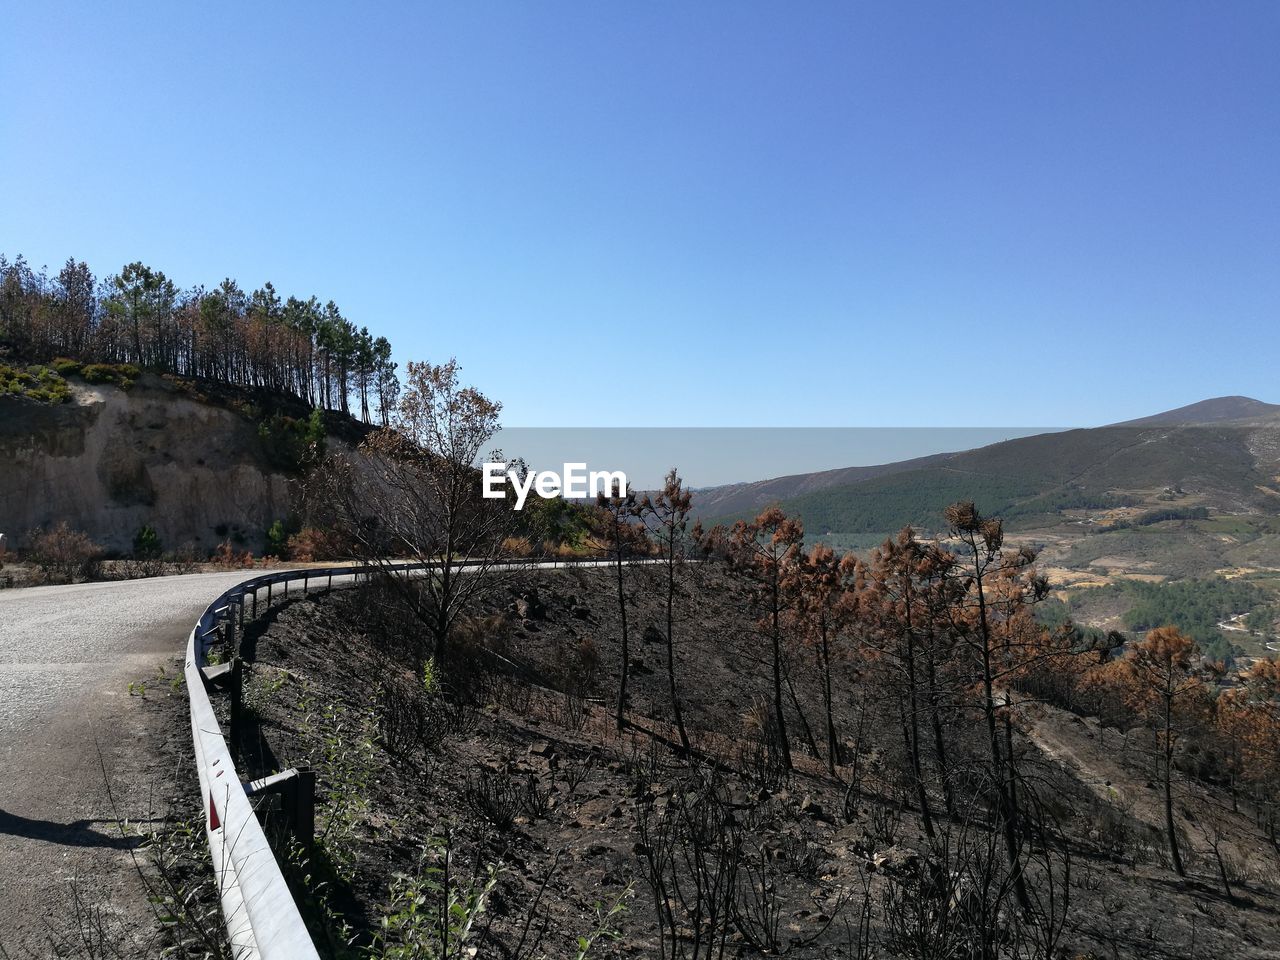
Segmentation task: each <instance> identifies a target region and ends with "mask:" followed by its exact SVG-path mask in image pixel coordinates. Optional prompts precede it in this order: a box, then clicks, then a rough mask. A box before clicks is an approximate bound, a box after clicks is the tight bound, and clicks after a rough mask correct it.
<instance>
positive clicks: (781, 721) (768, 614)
mask: <svg viewBox="0 0 1280 960" xmlns="http://www.w3.org/2000/svg"><path fill="white" fill-rule="evenodd" d="M803 540H804V526H803V525H802V524H801V523H800V521H799V520H797V519H795V518H793V517H788V516H787V515H786V514H785V513H783V512H782V510H781V509H779V508H778V507H776V506H774V507H769V508H767V509H766V510H764V511H763V512H762V513H761V514H760V515H759V516H758V517H756V518H755V519H754V520H752V521H751V522H750V523H748V522H746V521H743V520H740V521H738V523H736V524H734V527H733V531H732V534H731V536H730V539H729V544H728V550H729V560H730V563H731V565H732V566H733V567H734V568H735V569H737V570H741V571H743V572H744V573H746V574H747V575H748V576H749V577H750V578H751V579H752V581H753V582H754V585H755V589H754V591H753V592H754V595H755V598H756V601H757V603H759V604H760V605H761V607H762V608H763V609H764V611H765V615H764V616H763V617H762V618H761V620H760V626H761V628H762V631H763V632H764V633H765V634H766V635H767V637H768V638H769V643H770V647H771V653H772V663H773V712H774V718H775V721H774V722H775V723H777V725H778V740H779V746H780V747H781V749H782V759H783V763H784V764H785V766H786V769H787V770H788V771H790V770H791V769H792V762H791V741H790V739H789V738H788V737H787V722H786V716H785V714H784V712H783V701H782V683H783V649H782V614H783V610H784V607H785V602H784V594H783V580H784V578H785V576H786V570H785V566H786V565H787V564H790V563H793V562H794V561H795V558H796V555H797V554H798V553H799V550H800V545H801V543H802V541H803Z"/></svg>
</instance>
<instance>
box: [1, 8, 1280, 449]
mask: <svg viewBox="0 0 1280 960" xmlns="http://www.w3.org/2000/svg"><path fill="white" fill-rule="evenodd" d="M1278 40H1280V8H1277V7H1276V6H1275V5H1274V4H1268V3H1261V2H1259V3H1240V4H1234V5H1232V6H1231V7H1230V8H1229V9H1227V10H1224V9H1223V8H1220V7H1214V6H1210V5H1207V4H1206V5H1194V6H1193V5H1180V6H1176V7H1171V6H1168V5H1164V4H1159V3H1154V2H1147V3H1135V4H1126V5H1124V6H1116V5H1113V4H1106V3H1102V2H1088V3H1081V4H1072V5H1070V6H1060V7H1049V6H1043V5H1040V6H1034V7H1029V6H1019V5H1013V4H988V5H981V6H978V7H965V8H959V7H954V6H949V5H944V4H923V5H919V6H916V7H913V8H910V9H904V8H901V7H899V6H898V5H891V4H877V5H857V6H856V7H854V6H848V5H842V4H834V3H832V4H818V5H810V6H806V7H805V8H804V9H803V11H802V12H801V13H797V12H796V11H795V9H789V10H784V9H783V8H780V7H772V6H766V5H763V4H751V5H733V6H730V5H728V4H704V5H695V6H682V5H676V4H665V3H663V4H654V5H646V6H644V7H642V8H639V7H633V8H627V9H622V8H610V9H606V8H601V7H586V6H571V5H568V4H552V5H539V6H538V7H536V8H534V7H519V6H515V5H499V4H491V3H480V4H467V5H458V6H454V7H446V6H443V5H435V6H432V7H430V8H419V7H418V6H416V5H409V4H402V5H396V6H387V7H382V8H379V9H377V10H371V9H365V8H361V7H357V6H356V5H339V4H318V5H310V6H305V7H304V6H291V7H282V8H274V9H263V8H260V7H257V6H250V5H247V4H244V5H230V6H221V7H220V8H219V9H218V10H216V11H215V10H211V9H204V8H182V7H171V6H169V5H164V6H161V5H159V4H153V5H146V4H125V5H113V6H112V7H111V8H107V7H103V6H100V5H92V4H88V3H50V4H41V5H21V6H18V7H15V8H13V9H11V10H10V11H8V15H7V18H6V30H5V31H4V33H3V35H2V36H0V83H3V84H4V86H5V89H6V91H7V93H8V95H7V96H6V98H5V102H4V105H3V106H0V176H3V178H4V182H5V183H6V184H8V185H9V188H10V189H9V190H8V191H7V200H6V212H5V218H4V229H3V231H2V233H0V250H3V252H5V253H6V254H8V255H10V256H13V255H15V254H24V255H25V256H26V257H27V258H28V260H29V261H31V262H32V263H33V264H35V265H36V266H39V265H41V264H48V265H49V266H50V267H51V268H52V269H54V270H56V269H57V267H58V266H59V265H60V264H61V263H62V261H63V260H65V259H66V258H67V257H68V256H74V257H76V258H78V259H83V260H86V261H88V262H89V264H90V265H91V266H92V267H93V269H94V270H95V272H97V273H98V275H99V276H106V275H108V274H110V273H111V272H114V271H116V270H118V269H119V268H120V267H121V265H123V264H124V263H127V262H130V261H133V260H142V261H144V262H146V263H148V264H150V265H151V266H153V267H156V268H158V269H161V270H163V271H165V272H166V273H167V274H168V275H169V276H170V277H172V278H173V279H174V280H175V281H176V282H177V283H178V284H179V285H181V286H192V285H195V284H197V283H202V284H205V285H207V286H212V285H214V284H216V283H218V282H219V281H220V280H221V279H222V278H223V277H225V276H232V277H235V278H236V279H238V280H240V281H241V283H242V284H244V285H246V286H247V287H253V286H257V285H259V284H261V283H262V282H264V281H266V280H271V281H272V282H273V283H274V284H275V285H276V287H277V289H278V290H280V291H281V293H282V294H284V295H286V296H287V295H289V294H297V295H300V296H308V295H310V294H313V293H314V294H316V295H318V296H320V297H321V298H322V299H330V298H331V299H333V300H335V301H337V302H338V304H339V305H340V306H341V307H342V309H343V312H344V313H345V314H346V315H347V316H348V317H350V318H351V319H352V320H353V321H354V322H356V323H357V324H365V325H368V326H369V327H370V328H376V329H377V330H378V331H379V332H380V333H384V334H385V335H387V336H388V337H389V338H390V339H391V340H392V342H393V343H395V345H396V349H397V358H398V359H399V360H400V361H401V362H403V361H405V360H407V359H430V360H435V361H440V360H443V359H445V358H447V357H448V356H450V355H456V356H457V357H458V358H459V360H460V361H461V363H462V365H463V374H464V377H465V378H466V379H467V380H470V381H473V382H475V383H476V384H477V385H478V386H479V387H480V388H481V389H482V390H484V391H486V392H487V393H490V394H491V395H493V396H495V397H496V398H498V399H500V400H502V401H503V402H504V403H505V405H506V411H505V415H504V422H506V423H508V424H512V425H516V426H611V425H644V426H669V425H723V426H748V427H768V426H783V425H795V424H803V425H812V426H927V427H939V426H982V427H997V426H999V425H1001V424H1008V423H1022V424H1035V423H1049V424H1079V425H1087V426H1092V425H1098V424H1103V423H1113V422H1116V421H1120V420H1124V419H1127V418H1131V417H1141V416H1144V415H1147V414H1151V413H1154V412H1157V411H1160V410H1166V409H1169V408H1172V407H1177V406H1180V405H1182V404H1186V403H1190V402H1193V401H1196V400H1201V399H1204V398H1206V397H1213V396H1222V395H1232V394H1246V395H1250V396H1255V397H1258V398H1259V399H1262V400H1268V401H1273V400H1276V399H1280V398H1278V397H1276V396H1275V395H1274V392H1273V387H1272V384H1273V383H1274V369H1273V367H1274V356H1275V348H1276V347H1277V346H1280V343H1278V340H1280V337H1278V336H1277V333H1276V330H1277V326H1276V323H1275V321H1276V316H1277V306H1280V272H1277V271H1276V270H1275V269H1274V267H1275V264H1276V262H1278V257H1277V254H1280V182H1278V181H1277V179H1276V177H1275V176H1274V172H1275V170H1277V169H1280V120H1278V119H1277V114H1276V112H1275V111H1274V110H1272V109H1269V105H1270V104H1271V103H1272V102H1273V101H1274V97H1275V91H1276V90H1277V89H1280V60H1277V58H1275V56H1274V50H1275V49H1276V45H1277V41H1278ZM784 374H785V375H786V376H787V377H794V376H796V375H799V376H800V377H801V380H802V382H805V383H806V384H807V386H806V387H805V388H804V389H799V390H797V389H794V388H791V387H788V388H786V389H783V388H780V387H777V386H775V384H776V383H777V382H779V380H780V379H781V378H782V376H783V375H784Z"/></svg>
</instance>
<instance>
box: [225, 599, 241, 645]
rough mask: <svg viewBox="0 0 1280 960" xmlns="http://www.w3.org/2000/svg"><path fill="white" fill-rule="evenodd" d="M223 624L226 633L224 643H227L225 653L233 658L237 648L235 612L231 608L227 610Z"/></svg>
mask: <svg viewBox="0 0 1280 960" xmlns="http://www.w3.org/2000/svg"><path fill="white" fill-rule="evenodd" d="M225 624H226V631H227V632H226V637H225V639H226V643H227V652H228V653H230V655H231V656H233V657H234V656H235V655H236V652H237V650H238V648H237V647H236V611H235V608H234V607H231V608H229V609H228V610H227V619H226V621H225Z"/></svg>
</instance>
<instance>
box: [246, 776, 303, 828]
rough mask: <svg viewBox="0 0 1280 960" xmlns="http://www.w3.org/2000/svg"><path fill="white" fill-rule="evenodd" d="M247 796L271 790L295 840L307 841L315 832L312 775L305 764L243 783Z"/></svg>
mask: <svg viewBox="0 0 1280 960" xmlns="http://www.w3.org/2000/svg"><path fill="white" fill-rule="evenodd" d="M244 791H245V793H246V794H248V795H249V796H251V797H254V796H259V795H261V794H264V793H274V794H276V795H277V796H278V797H279V798H280V812H281V813H283V814H284V817H285V821H286V822H287V823H288V825H289V832H290V833H292V834H293V837H294V839H295V840H297V841H298V842H299V843H303V844H308V845H309V844H311V843H312V842H314V840H315V836H316V775H315V772H314V771H313V770H310V769H308V768H306V767H303V768H302V769H300V770H299V769H296V768H292V767H291V768H290V769H288V770H285V771H283V772H281V773H276V774H272V775H271V776H269V777H263V778H262V779H260V780H254V781H252V782H251V783H246V784H245V785H244Z"/></svg>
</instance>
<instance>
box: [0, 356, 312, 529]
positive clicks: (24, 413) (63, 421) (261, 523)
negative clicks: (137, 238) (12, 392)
mask: <svg viewBox="0 0 1280 960" xmlns="http://www.w3.org/2000/svg"><path fill="white" fill-rule="evenodd" d="M75 394H76V396H75V401H74V402H73V403H66V404H61V405H57V406H48V405H43V404H34V403H30V402H28V401H24V400H18V399H11V398H3V397H0V533H5V534H6V535H8V538H9V542H10V543H17V544H21V543H22V542H23V541H25V539H26V536H27V534H28V532H29V531H31V530H33V529H36V528H39V527H43V526H48V525H51V524H54V523H57V522H58V521H60V520H66V521H67V522H68V523H69V524H70V525H71V526H72V527H75V528H77V529H80V530H84V531H85V532H87V533H88V534H89V535H90V536H91V537H93V539H94V540H96V541H97V542H99V543H101V544H102V545H103V546H105V547H107V548H108V549H114V550H127V549H129V547H130V545H131V543H132V540H133V535H134V533H135V532H136V531H137V530H138V528H139V527H141V526H142V525H143V524H151V525H152V526H153V527H155V529H156V531H157V533H159V535H160V539H161V541H162V543H163V544H164V545H165V547H166V548H168V549H175V548H178V547H181V546H183V545H184V544H190V545H192V546H193V547H195V548H196V549H198V550H201V551H207V550H210V549H212V548H213V547H214V546H215V545H216V544H217V543H219V542H221V541H222V540H224V539H226V538H227V537H228V536H239V537H240V538H242V539H243V541H244V544H245V546H247V547H248V548H250V549H253V550H255V551H257V550H258V549H259V548H260V546H261V541H262V537H263V533H264V531H265V530H266V528H267V527H268V526H270V524H271V523H272V521H274V520H276V519H283V518H284V517H287V516H288V515H289V513H290V512H291V510H292V508H293V505H294V504H293V495H294V492H293V489H292V487H293V485H292V484H291V482H290V480H289V478H288V477H286V476H285V475H283V474H281V473H280V472H278V471H276V470H274V469H272V468H271V467H270V465H269V464H267V463H266V461H265V459H264V457H263V456H262V451H261V443H260V441H259V440H258V437H257V434H256V430H255V427H254V425H253V424H252V423H251V422H250V421H249V420H247V419H246V418H245V417H243V416H240V415H239V414H236V413H234V412H232V411H230V410H226V409H222V408H220V407H216V406H211V405H208V404H204V403H200V402H198V401H196V400H193V399H191V398H189V397H187V396H185V395H184V394H182V393H181V392H180V391H178V390H176V389H175V388H174V387H173V386H171V385H170V384H168V383H166V382H165V381H163V380H160V379H159V378H154V377H144V378H143V379H142V380H140V381H139V382H138V383H137V384H135V385H134V386H133V387H132V389H130V390H129V391H128V392H126V391H124V390H121V389H118V388H116V387H110V386H102V387H87V386H81V385H77V386H76V388H75Z"/></svg>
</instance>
